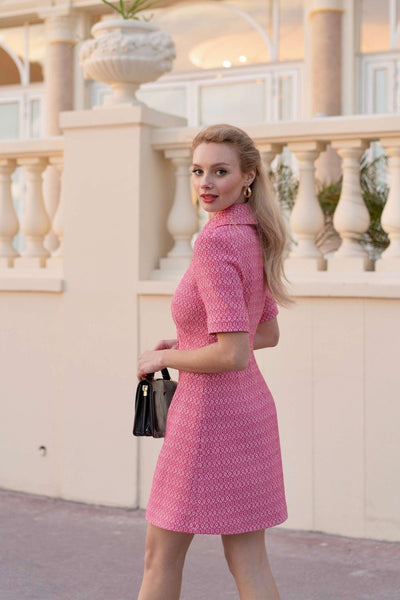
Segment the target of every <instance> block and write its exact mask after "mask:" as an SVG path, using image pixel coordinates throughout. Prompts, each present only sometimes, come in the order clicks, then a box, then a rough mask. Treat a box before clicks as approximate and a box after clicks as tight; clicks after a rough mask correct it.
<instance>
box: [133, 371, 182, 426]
mask: <svg viewBox="0 0 400 600" xmlns="http://www.w3.org/2000/svg"><path fill="white" fill-rule="evenodd" d="M161 373H162V379H154V373H149V374H148V375H146V379H141V380H140V381H139V383H138V385H137V388H136V398H135V419H134V422H133V435H138V436H139V435H146V436H153V437H155V438H161V437H164V435H165V424H166V421H167V413H168V409H169V405H170V404H171V400H172V397H173V395H174V393H175V390H176V386H177V385H178V384H177V382H176V381H172V380H171V377H170V376H169V372H168V369H163V370H162V371H161Z"/></svg>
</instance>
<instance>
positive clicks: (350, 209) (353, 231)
mask: <svg viewBox="0 0 400 600" xmlns="http://www.w3.org/2000/svg"><path fill="white" fill-rule="evenodd" d="M367 146H368V144H367V142H365V141H364V140H338V141H335V142H333V143H332V147H333V148H336V149H337V151H338V154H339V156H340V157H341V158H342V173H343V183H342V192H341V194H340V199H339V202H338V205H337V207H336V210H335V214H334V216H333V225H334V227H335V229H336V231H337V232H338V234H339V235H340V237H341V238H342V243H341V245H340V247H339V249H338V250H337V251H336V252H335V254H334V255H333V257H332V258H330V259H329V266H328V269H329V271H332V270H333V271H347V272H349V271H352V272H360V271H372V270H373V267H374V263H373V261H372V260H371V259H370V258H369V255H368V253H367V252H366V251H365V250H364V248H363V247H362V246H361V243H360V241H361V238H362V235H363V234H364V233H365V232H366V231H367V230H368V227H369V223H370V217H369V212H368V210H367V207H366V206H365V203H364V199H363V197H362V194H361V185H360V158H361V156H362V154H363V152H364V150H365V149H366V148H367Z"/></svg>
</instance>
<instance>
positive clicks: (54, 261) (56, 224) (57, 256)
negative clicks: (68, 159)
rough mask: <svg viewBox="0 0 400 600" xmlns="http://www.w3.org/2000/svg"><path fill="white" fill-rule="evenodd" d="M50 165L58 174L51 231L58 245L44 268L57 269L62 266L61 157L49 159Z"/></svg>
mask: <svg viewBox="0 0 400 600" xmlns="http://www.w3.org/2000/svg"><path fill="white" fill-rule="evenodd" d="M49 162H50V164H51V165H53V166H54V167H56V168H57V170H58V173H59V183H60V185H59V191H60V194H59V200H58V206H57V210H56V212H55V215H54V218H53V231H54V233H55V234H56V236H57V238H58V241H59V245H58V247H57V248H56V249H55V250H54V251H53V252H52V254H51V257H50V258H49V259H47V263H46V266H47V267H53V266H55V267H58V266H61V264H62V258H63V256H64V194H63V181H62V174H63V167H64V157H63V156H53V157H51V158H50V161H49Z"/></svg>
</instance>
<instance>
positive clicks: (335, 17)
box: [310, 0, 343, 116]
mask: <svg viewBox="0 0 400 600" xmlns="http://www.w3.org/2000/svg"><path fill="white" fill-rule="evenodd" d="M342 13H343V9H342V3H341V1H340V0H315V1H314V2H313V3H312V6H311V10H310V20H311V32H312V58H311V60H312V111H313V116H319V115H321V116H332V115H340V114H341V113H342Z"/></svg>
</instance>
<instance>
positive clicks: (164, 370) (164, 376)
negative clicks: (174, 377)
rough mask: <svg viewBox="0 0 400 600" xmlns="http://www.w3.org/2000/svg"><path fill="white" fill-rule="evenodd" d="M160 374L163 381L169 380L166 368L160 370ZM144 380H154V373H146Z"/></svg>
mask: <svg viewBox="0 0 400 600" xmlns="http://www.w3.org/2000/svg"><path fill="white" fill-rule="evenodd" d="M161 374H162V376H163V379H171V377H170V374H169V371H168V369H167V368H165V369H162V370H161ZM146 379H150V380H152V379H154V373H147V375H146Z"/></svg>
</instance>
